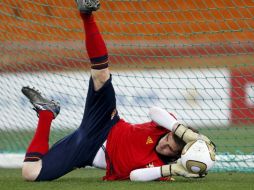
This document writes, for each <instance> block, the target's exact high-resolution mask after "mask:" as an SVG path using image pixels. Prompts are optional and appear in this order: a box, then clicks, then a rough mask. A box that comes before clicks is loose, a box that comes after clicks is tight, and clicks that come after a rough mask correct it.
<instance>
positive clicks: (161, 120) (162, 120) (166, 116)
mask: <svg viewBox="0 0 254 190" xmlns="http://www.w3.org/2000/svg"><path fill="white" fill-rule="evenodd" d="M149 114H150V118H151V119H152V120H153V121H154V122H155V123H157V124H158V125H160V126H162V127H164V128H166V129H168V130H170V131H172V132H174V134H175V135H177V136H178V137H180V138H181V139H183V141H184V142H186V143H188V142H191V141H195V140H198V139H201V140H204V141H206V142H208V143H209V144H212V145H213V146H214V147H215V145H214V143H213V142H211V140H210V139H209V138H208V137H206V136H204V135H202V134H198V133H196V132H194V131H192V130H191V129H189V128H187V127H185V126H184V125H183V124H181V123H180V122H179V121H178V120H177V119H176V118H175V117H174V116H173V115H172V114H170V113H168V112H167V111H166V110H164V109H161V108H159V107H152V108H151V109H150V113H149Z"/></svg>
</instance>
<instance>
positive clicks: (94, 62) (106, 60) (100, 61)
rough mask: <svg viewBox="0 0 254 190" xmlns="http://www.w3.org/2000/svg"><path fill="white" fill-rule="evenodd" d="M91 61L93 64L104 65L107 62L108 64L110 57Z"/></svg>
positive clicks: (106, 56)
mask: <svg viewBox="0 0 254 190" xmlns="http://www.w3.org/2000/svg"><path fill="white" fill-rule="evenodd" d="M90 61H91V63H92V64H103V63H105V62H108V55H103V56H100V57H94V58H90Z"/></svg>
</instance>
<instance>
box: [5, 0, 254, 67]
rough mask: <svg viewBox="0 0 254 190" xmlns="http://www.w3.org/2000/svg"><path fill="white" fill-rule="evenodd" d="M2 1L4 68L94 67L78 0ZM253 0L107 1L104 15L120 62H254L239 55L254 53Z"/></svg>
mask: <svg viewBox="0 0 254 190" xmlns="http://www.w3.org/2000/svg"><path fill="white" fill-rule="evenodd" d="M2 2H3V3H2V7H1V12H2V14H0V20H1V22H2V23H3V24H1V26H0V29H1V31H2V32H1V36H0V41H1V43H2V46H1V47H0V48H1V51H2V54H3V57H2V60H1V61H2V63H3V64H2V66H1V70H5V71H14V72H15V71H21V70H23V69H24V70H26V67H27V64H29V68H30V69H31V67H32V65H35V66H37V68H38V69H40V70H41V69H43V70H45V69H46V70H48V69H49V68H48V66H47V65H45V64H43V65H42V64H40V63H52V65H51V69H63V68H64V69H73V68H74V69H75V68H77V69H79V68H86V63H87V56H86V53H85V48H84V45H83V39H84V34H83V32H82V31H83V28H82V22H81V20H80V18H79V15H78V11H77V9H76V5H75V3H74V1H70V0H61V1H60V0H35V1H19V0H3V1H2ZM253 4H254V3H253V2H252V1H251V0H247V1H234V2H232V1H227V0H218V1H216V2H214V1H212V0H206V1H177V3H176V1H163V0H142V1H137V0H133V1H121V0H117V1H114V2H113V1H102V7H101V10H100V11H98V12H97V13H96V19H97V22H98V25H99V27H100V29H101V31H102V33H103V36H104V38H105V40H106V43H107V45H108V49H109V53H110V54H111V62H112V63H117V64H128V65H131V64H137V65H138V64H144V63H146V64H151V65H153V66H154V65H156V64H159V65H160V64H165V65H166V66H169V65H170V66H173V65H174V64H176V63H177V64H183V65H185V64H186V65H187V66H190V65H191V66H195V65H198V66H200V65H204V66H206V65H207V64H218V65H224V66H225V65H230V64H232V63H234V64H237V63H239V62H240V61H242V59H244V60H245V63H246V60H247V62H248V63H250V62H253V58H252V57H250V56H245V57H242V56H239V55H242V54H248V53H251V52H252V53H253V52H254V48H253V43H249V42H251V41H253V39H254V34H253V31H252V30H250V29H251V28H253V15H252V13H253V12H254V8H253ZM154 10H156V11H154ZM222 42H224V43H223V44H222ZM225 42H229V43H225ZM230 42H237V43H233V44H232V43H230ZM126 44H127V45H126ZM195 44H196V45H195ZM5 47H8V48H5ZM130 55H131V56H130ZM224 55H225V56H224ZM229 55H230V56H229ZM211 57H212V58H211ZM189 58H191V59H189ZM201 58H203V59H201ZM80 60H84V61H80ZM13 65H15V67H14V66H13ZM61 66H64V67H61ZM54 67H55V68H54Z"/></svg>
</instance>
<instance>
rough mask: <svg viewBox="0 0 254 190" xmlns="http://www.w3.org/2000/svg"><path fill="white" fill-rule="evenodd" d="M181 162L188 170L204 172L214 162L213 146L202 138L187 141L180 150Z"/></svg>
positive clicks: (198, 172)
mask: <svg viewBox="0 0 254 190" xmlns="http://www.w3.org/2000/svg"><path fill="white" fill-rule="evenodd" d="M181 162H182V165H183V166H184V167H185V168H186V169H187V170H188V171H189V172H191V173H196V174H204V173H206V172H207V171H208V170H209V169H211V168H212V167H213V165H214V163H215V148H214V146H213V145H211V144H209V143H207V142H205V141H203V140H196V141H192V142H189V143H187V144H186V145H185V147H184V148H183V150H182V155H181Z"/></svg>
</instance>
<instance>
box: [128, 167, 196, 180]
mask: <svg viewBox="0 0 254 190" xmlns="http://www.w3.org/2000/svg"><path fill="white" fill-rule="evenodd" d="M169 176H183V177H186V178H198V177H200V176H199V174H193V173H190V172H188V171H187V170H186V169H185V168H184V167H183V166H182V164H180V163H179V162H177V163H174V164H169V165H163V166H161V167H153V168H142V169H136V170H133V171H132V172H131V173H130V180H131V181H153V180H157V179H159V178H161V177H169Z"/></svg>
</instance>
